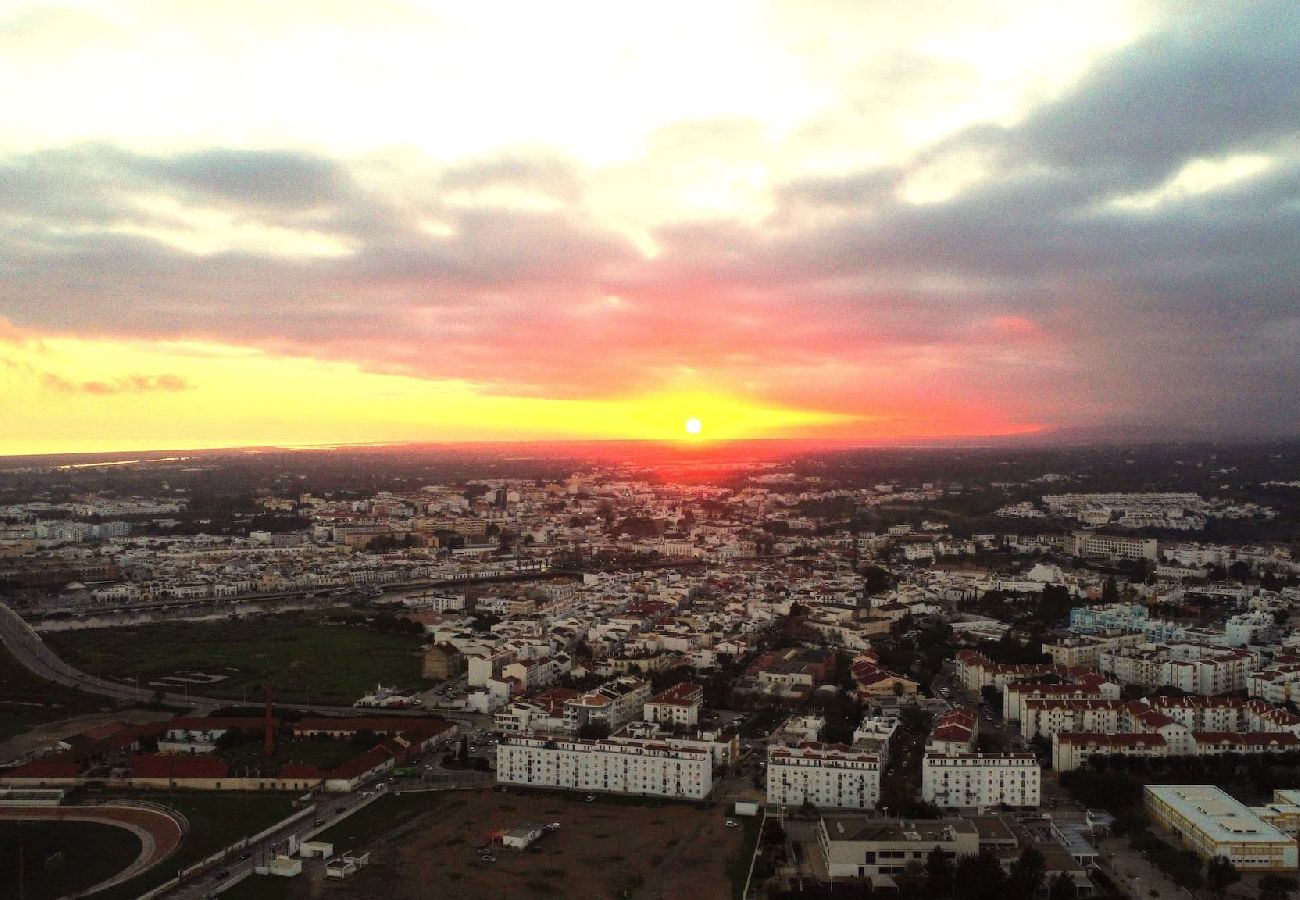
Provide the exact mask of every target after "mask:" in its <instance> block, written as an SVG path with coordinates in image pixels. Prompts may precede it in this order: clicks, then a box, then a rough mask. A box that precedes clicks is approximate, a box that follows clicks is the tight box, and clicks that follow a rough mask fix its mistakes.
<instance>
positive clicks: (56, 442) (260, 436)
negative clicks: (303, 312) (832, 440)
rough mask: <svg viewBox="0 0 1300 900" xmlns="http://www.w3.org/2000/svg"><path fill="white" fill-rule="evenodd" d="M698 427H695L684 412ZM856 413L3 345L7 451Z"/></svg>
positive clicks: (802, 420)
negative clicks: (511, 392)
mask: <svg viewBox="0 0 1300 900" xmlns="http://www.w3.org/2000/svg"><path fill="white" fill-rule="evenodd" d="M691 417H695V418H699V419H700V420H701V422H702V423H703V431H702V433H701V435H700V436H699V437H697V438H691V437H690V436H688V435H687V434H686V431H685V423H686V420H687V419H688V418H691ZM853 418H854V417H849V416H842V415H835V414H830V413H818V412H808V411H801V410H787V409H779V408H775V407H770V406H763V405H759V404H755V403H752V402H749V401H746V400H744V399H741V398H739V397H735V396H728V395H727V394H725V393H715V392H710V391H707V390H687V391H676V392H672V393H662V394H652V395H643V396H634V397H629V398H626V399H621V400H563V399H548V398H534V397H512V396H500V395H485V394H482V393H479V392H477V391H475V390H474V389H473V388H472V387H471V386H469V385H467V384H465V383H463V382H456V381H431V380H426V379H420V378H411V377H406V376H402V375H388V374H379V373H373V372H366V371H362V370H360V369H359V368H358V367H356V366H355V365H353V364H350V363H344V362H331V361H323V360H315V359H308V358H303V357H295V356H277V355H271V354H268V353H264V352H261V351H257V350H248V349H244V348H240V347H235V346H227V345H220V344H210V343H190V342H166V343H163V342H124V341H107V340H99V341H96V340H85V339H79V338H44V339H41V340H39V341H36V340H27V341H18V342H15V343H11V344H3V343H0V421H3V422H7V423H9V427H6V428H4V429H2V430H0V455H3V454H27V453H53V452H99V451H108V450H148V449H187V448H198V447H237V446H254V445H289V444H328V443H343V442H392V441H435V442H436V441H458V440H517V439H547V438H577V439H616V438H633V439H648V440H692V439H694V440H708V439H732V438H753V437H769V436H776V435H780V434H784V433H788V432H790V431H791V430H796V431H797V430H800V429H804V428H807V427H810V426H812V427H815V426H825V425H830V424H835V423H837V422H839V423H845V422H850V421H852V420H853Z"/></svg>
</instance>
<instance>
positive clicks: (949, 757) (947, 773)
mask: <svg viewBox="0 0 1300 900" xmlns="http://www.w3.org/2000/svg"><path fill="white" fill-rule="evenodd" d="M1041 782H1042V768H1041V767H1040V766H1039V764H1038V757H1037V756H1035V755H1034V754H1033V753H927V754H926V755H925V758H924V760H923V761H922V765H921V799H922V800H924V801H925V802H926V803H932V804H934V805H935V806H942V807H948V808H953V809H990V808H993V807H997V806H1001V805H1006V806H1015V807H1037V806H1038V804H1039V791H1040V788H1041Z"/></svg>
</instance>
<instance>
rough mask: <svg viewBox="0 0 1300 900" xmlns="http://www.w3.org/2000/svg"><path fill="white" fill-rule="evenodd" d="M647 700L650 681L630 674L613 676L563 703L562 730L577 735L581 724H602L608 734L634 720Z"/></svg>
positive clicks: (639, 715)
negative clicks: (563, 724) (591, 689)
mask: <svg viewBox="0 0 1300 900" xmlns="http://www.w3.org/2000/svg"><path fill="white" fill-rule="evenodd" d="M649 699H650V682H648V681H645V680H643V679H641V678H637V677H636V676H634V675H624V676H622V677H621V678H615V679H614V680H612V681H608V682H606V683H605V684H602V685H601V686H600V687H598V688H596V689H595V690H594V691H588V692H587V693H585V694H583V695H582V696H581V697H575V698H574V699H572V700H569V701H567V702H566V703H565V704H564V718H565V722H566V730H567V731H568V732H569V733H570V734H577V733H578V732H579V731H580V730H581V729H582V727H583V726H584V725H588V724H594V723H603V724H606V725H608V726H609V730H610V732H611V733H613V732H615V731H618V730H619V729H620V728H622V727H623V726H624V725H626V724H627V723H629V722H635V721H636V720H637V719H639V718H640V717H641V715H642V713H643V711H644V707H645V702H646V701H647V700H649Z"/></svg>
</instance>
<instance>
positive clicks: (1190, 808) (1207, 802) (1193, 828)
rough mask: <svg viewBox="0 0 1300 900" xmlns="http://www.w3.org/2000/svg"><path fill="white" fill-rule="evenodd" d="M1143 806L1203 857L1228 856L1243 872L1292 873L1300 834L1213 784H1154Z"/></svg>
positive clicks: (1164, 826)
mask: <svg viewBox="0 0 1300 900" xmlns="http://www.w3.org/2000/svg"><path fill="white" fill-rule="evenodd" d="M1143 805H1144V806H1145V807H1146V811H1147V815H1148V816H1150V817H1151V820H1152V821H1153V822H1154V823H1155V824H1157V825H1158V826H1160V827H1161V828H1165V829H1167V830H1169V831H1172V832H1174V833H1175V834H1177V835H1178V837H1179V838H1180V839H1181V840H1182V842H1183V845H1184V846H1186V847H1187V848H1188V849H1190V850H1193V851H1195V852H1196V853H1197V854H1198V855H1199V856H1201V857H1202V858H1203V859H1207V860H1208V859H1213V858H1214V857H1216V856H1223V857H1226V858H1227V859H1228V861H1229V862H1231V863H1232V864H1233V865H1234V866H1236V867H1237V868H1238V869H1241V870H1243V871H1253V872H1290V871H1294V870H1295V869H1296V867H1297V862H1298V861H1297V854H1296V841H1295V838H1293V837H1291V836H1290V835H1287V834H1285V833H1284V832H1282V831H1281V830H1279V829H1278V828H1276V827H1274V826H1273V825H1270V824H1269V823H1268V822H1265V821H1264V820H1263V819H1262V818H1260V817H1259V816H1258V815H1256V814H1255V812H1254V811H1253V810H1251V809H1250V807H1248V806H1246V805H1245V804H1243V803H1240V802H1238V801H1237V800H1235V799H1234V798H1233V797H1231V796H1229V795H1228V794H1227V793H1225V792H1224V791H1223V790H1222V789H1221V788H1219V787H1216V786H1215V785H1212V784H1148V785H1147V786H1146V789H1145V790H1144V792H1143Z"/></svg>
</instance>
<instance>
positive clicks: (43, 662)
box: [0, 603, 429, 716]
mask: <svg viewBox="0 0 1300 900" xmlns="http://www.w3.org/2000/svg"><path fill="white" fill-rule="evenodd" d="M0 643H3V644H4V646H5V649H7V650H8V651H9V652H10V653H11V654H12V655H13V657H14V658H15V659H16V660H18V662H19V663H20V664H21V665H22V666H23V667H24V668H26V669H27V670H28V671H30V672H31V673H32V674H33V675H36V676H37V677H38V678H44V679H45V680H46V681H53V682H54V683H56V684H62V685H65V686H67V687H74V688H77V689H79V690H82V691H85V692H86V693H88V694H99V695H101V696H104V697H112V698H113V699H115V700H122V701H127V702H133V703H160V704H162V705H164V706H171V707H175V708H177V709H195V708H207V709H216V708H218V707H236V706H243V707H247V708H250V709H260V708H261V707H262V704H261V703H260V702H257V701H252V702H241V701H239V700H230V699H226V698H223V697H204V696H200V695H198V694H191V693H182V694H177V693H167V692H164V693H162V695H161V696H159V694H157V693H155V692H154V691H151V690H149V689H148V688H141V687H136V686H134V685H130V684H122V683H120V682H116V681H109V680H108V679H105V678H99V677H96V676H94V675H88V674H87V673H85V672H83V671H81V670H80V669H76V668H74V667H72V666H70V665H68V664H67V663H66V662H64V661H63V660H62V659H60V658H59V657H58V656H57V655H56V654H55V653H54V651H53V650H51V649H50V647H49V645H48V644H46V643H45V641H43V640H41V636H40V635H39V634H37V633H36V632H35V631H33V630H32V628H31V626H29V625H28V624H27V623H26V622H25V621H23V619H22V617H21V616H19V615H18V614H17V613H16V612H14V611H13V610H12V609H10V608H9V607H8V606H6V605H5V604H3V603H0ZM277 705H283V706H291V707H292V708H293V709H299V710H302V711H303V712H310V713H316V714H319V715H324V716H355V715H366V716H374V715H394V716H427V715H429V712H428V711H426V710H423V709H365V710H358V709H357V708H356V707H352V706H311V705H304V704H301V703H293V704H277Z"/></svg>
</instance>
